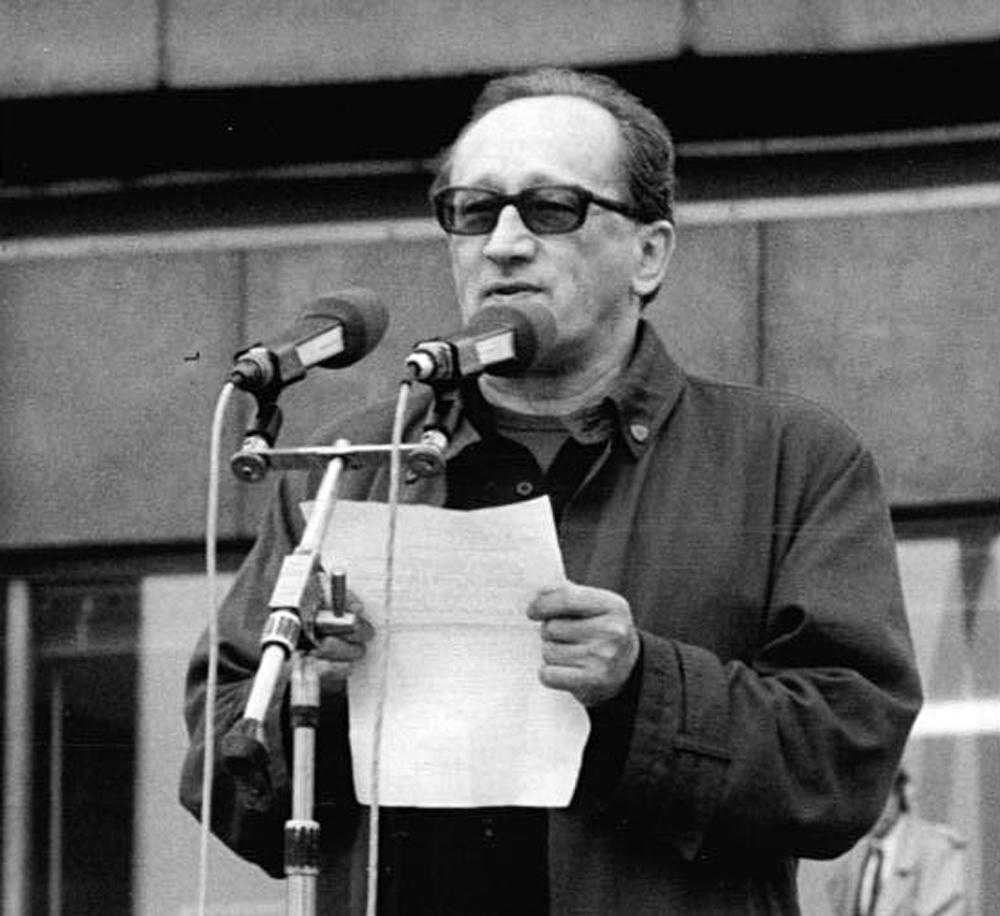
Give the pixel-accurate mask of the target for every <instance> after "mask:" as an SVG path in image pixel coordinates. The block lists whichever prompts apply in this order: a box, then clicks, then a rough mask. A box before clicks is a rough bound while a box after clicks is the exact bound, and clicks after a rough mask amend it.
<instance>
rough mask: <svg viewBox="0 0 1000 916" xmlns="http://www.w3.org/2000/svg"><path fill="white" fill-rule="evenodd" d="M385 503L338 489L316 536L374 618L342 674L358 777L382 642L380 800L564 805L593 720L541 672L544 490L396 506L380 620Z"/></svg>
mask: <svg viewBox="0 0 1000 916" xmlns="http://www.w3.org/2000/svg"><path fill="white" fill-rule="evenodd" d="M387 537H388V506H387V505H385V504H384V503H368V502H351V501H347V500H341V501H338V503H337V504H336V506H335V508H334V512H333V517H332V521H331V523H330V525H329V530H328V532H327V535H326V538H325V540H324V544H323V551H322V552H323V560H324V563H325V564H326V565H327V567H328V568H330V567H332V566H337V567H340V568H343V569H344V570H345V571H346V573H347V583H348V587H349V588H350V589H351V590H353V591H354V592H355V593H356V594H357V595H358V596H359V597H360V598H361V600H362V601H363V602H364V605H365V614H366V615H367V616H368V618H369V619H370V620H371V621H372V623H373V624H374V626H375V629H376V634H377V635H376V637H375V639H374V640H373V641H372V642H371V643H369V646H368V651H367V653H366V655H365V658H364V660H363V661H362V662H360V663H358V664H357V665H355V666H354V668H353V669H352V672H351V675H350V678H349V680H348V698H349V709H350V723H351V729H350V730H351V736H350V737H351V753H352V756H353V761H354V785H355V790H356V792H357V795H358V798H359V800H360V801H362V802H363V803H370V801H371V757H372V747H373V739H374V734H375V719H376V710H377V704H378V702H379V696H380V691H381V689H382V685H381V684H380V678H381V672H382V670H383V665H382V661H383V659H384V658H385V656H386V653H387V652H388V669H387V670H388V674H387V685H386V688H385V695H384V696H385V699H384V708H383V724H382V731H381V735H382V737H381V753H380V766H379V777H378V779H379V804H382V805H403V806H413V807H435V808H448V807H463V808H465V807H480V806H494V805H515V806H516V805H523V806H532V807H562V806H565V805H567V804H569V801H570V798H571V797H572V795H573V790H574V788H575V786H576V780H577V776H578V775H579V768H580V760H581V757H582V754H583V747H584V744H585V743H586V739H587V734H588V731H589V727H590V726H589V719H588V716H587V713H586V710H585V709H584V708H583V706H582V705H580V703H579V702H578V701H577V700H575V699H574V698H573V697H572V696H571V695H570V694H568V693H565V692H564V691H556V690H551V689H549V688H547V687H544V686H543V685H542V684H541V683H540V681H539V680H538V668H539V665H540V664H541V642H540V638H539V633H538V627H539V625H538V624H537V623H535V622H533V621H530V620H528V618H527V617H526V615H525V610H526V608H527V606H528V604H529V602H530V601H531V599H532V597H533V596H534V594H535V593H536V591H537V590H538V589H539V588H540V587H543V586H549V585H555V584H558V583H560V582H561V581H563V579H564V573H563V568H562V557H561V555H560V552H559V545H558V542H557V540H556V532H555V526H554V523H553V520H552V512H551V508H550V506H549V502H548V499H547V498H543V499H537V500H531V501H528V502H521V503H515V504H513V505H509V506H502V507H498V508H490V509H477V510H473V511H457V510H451V509H439V508H435V507H431V506H419V505H401V506H399V514H398V516H397V525H396V539H395V550H394V561H393V564H394V574H393V580H394V587H393V592H392V600H391V605H390V609H389V624H388V627H387V626H386V609H385V582H386V562H385V554H386V546H387Z"/></svg>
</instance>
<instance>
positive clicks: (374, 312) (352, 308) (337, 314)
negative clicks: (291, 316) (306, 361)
mask: <svg viewBox="0 0 1000 916" xmlns="http://www.w3.org/2000/svg"><path fill="white" fill-rule="evenodd" d="M331 319H333V320H334V321H337V322H339V323H340V325H341V327H342V329H343V335H344V348H343V350H341V351H340V352H339V353H338V354H337V355H336V356H331V357H330V358H329V359H324V360H323V361H322V362H318V363H317V364H316V365H317V366H321V367H322V368H324V369H339V368H342V367H343V366H350V365H351V364H352V363H356V362H357V361H358V360H359V359H361V358H363V357H365V356H367V355H368V354H369V353H371V352H372V350H374V349H375V347H377V346H378V343H379V341H380V340H381V339H382V335H383V334H385V329H386V326H387V325H388V324H389V313H388V312H387V311H386V310H385V307H384V306H383V305H382V304H381V303H380V302H379V301H378V298H377V297H376V295H375V293H373V292H372V291H371V290H370V289H364V288H362V287H351V288H349V289H343V290H338V291H337V292H335V293H331V294H330V295H328V296H321V297H320V298H318V299H315V300H314V301H313V302H311V303H309V305H308V306H306V308H305V310H304V311H303V313H302V315H301V317H300V319H299V321H300V322H302V323H303V324H312V323H314V322H320V323H329V321H330V320H331Z"/></svg>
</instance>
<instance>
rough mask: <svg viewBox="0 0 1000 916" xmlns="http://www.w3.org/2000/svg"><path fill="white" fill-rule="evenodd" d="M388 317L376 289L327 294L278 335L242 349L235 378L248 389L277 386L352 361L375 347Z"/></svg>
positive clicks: (232, 376) (275, 388)
mask: <svg viewBox="0 0 1000 916" xmlns="http://www.w3.org/2000/svg"><path fill="white" fill-rule="evenodd" d="M388 322H389V316H388V314H387V312H386V310H385V308H383V306H382V305H381V304H380V303H379V301H378V300H377V299H376V297H375V294H374V293H373V292H371V291H370V290H367V289H361V288H351V289H345V290H341V291H339V292H336V293H334V294H332V295H329V296H322V297H320V298H319V299H316V300H314V301H313V302H311V303H309V305H307V306H306V308H305V309H304V310H303V311H302V314H301V315H300V316H299V317H298V318H297V319H296V321H295V323H294V324H293V325H292V326H291V327H290V328H288V329H287V330H286V331H284V332H283V333H281V334H279V335H278V336H277V337H275V338H274V340H272V341H270V342H269V343H257V344H253V345H252V346H250V347H247V348H246V349H245V350H241V351H240V352H239V353H237V354H236V356H235V357H234V359H235V363H234V364H233V367H232V370H231V371H230V374H229V380H230V381H231V382H232V383H233V384H234V385H235V386H236V387H237V388H242V389H243V390H244V391H250V392H253V393H258V392H265V391H274V392H277V391H280V390H281V389H282V388H284V387H285V386H286V385H291V384H292V382H297V381H298V380H299V379H301V378H303V377H304V376H305V374H306V371H307V370H309V369H311V368H312V367H313V366H320V367H321V368H324V369H339V368H341V367H342V366H350V365H351V364H352V363H356V362H357V361H358V360H359V359H361V358H362V357H364V356H367V355H368V354H369V353H371V351H372V350H374V349H375V347H376V346H377V344H378V342H379V341H380V340H381V339H382V335H383V334H384V333H385V328H386V325H387V324H388Z"/></svg>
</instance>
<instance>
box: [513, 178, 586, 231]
mask: <svg viewBox="0 0 1000 916" xmlns="http://www.w3.org/2000/svg"><path fill="white" fill-rule="evenodd" d="M518 212H520V214H521V218H522V219H523V220H524V223H525V225H526V226H527V227H528V228H529V229H530V230H531V231H532V232H536V233H538V234H539V235H546V234H552V233H559V232H572V231H573V230H574V229H579V228H580V225H581V224H582V223H583V220H584V216H585V215H586V212H587V200H586V198H584V197H583V196H582V195H581V194H579V193H578V192H577V191H576V190H574V189H573V188H534V189H532V190H531V191H529V192H527V193H526V194H525V196H524V201H523V203H522V204H521V206H520V208H519V211H518Z"/></svg>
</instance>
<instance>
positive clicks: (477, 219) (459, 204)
mask: <svg viewBox="0 0 1000 916" xmlns="http://www.w3.org/2000/svg"><path fill="white" fill-rule="evenodd" d="M502 205H503V204H502V201H501V200H500V198H499V197H498V195H496V194H494V193H493V192H491V191H481V190H478V189H476V188H446V189H445V190H444V191H442V192H441V193H440V194H438V195H437V196H436V197H435V199H434V209H435V212H436V214H437V218H438V222H440V223H441V226H442V228H444V230H445V231H446V232H452V233H455V234H456V235H485V234H486V233H487V232H491V231H492V230H493V227H494V226H495V225H496V222H497V216H498V215H499V213H500V208H501V206H502Z"/></svg>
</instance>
